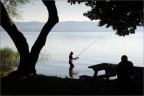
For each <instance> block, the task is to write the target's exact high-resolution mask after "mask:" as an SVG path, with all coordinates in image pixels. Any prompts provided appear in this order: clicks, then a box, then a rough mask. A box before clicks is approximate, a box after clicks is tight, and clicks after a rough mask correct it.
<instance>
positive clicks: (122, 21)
mask: <svg viewBox="0 0 144 96" xmlns="http://www.w3.org/2000/svg"><path fill="white" fill-rule="evenodd" d="M68 2H69V3H71V4H76V3H79V4H80V3H82V2H84V3H85V5H86V6H89V7H90V8H91V10H90V11H87V12H86V13H84V16H86V17H88V18H89V19H91V20H100V21H99V26H103V25H106V28H108V27H110V26H111V27H112V28H113V30H116V34H118V35H120V36H125V35H129V34H130V33H135V30H136V28H137V26H143V27H144V21H143V19H144V16H143V14H144V8H143V4H144V1H143V0H132V1H119V0H68Z"/></svg>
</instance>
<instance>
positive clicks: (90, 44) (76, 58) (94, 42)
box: [75, 36, 103, 59]
mask: <svg viewBox="0 0 144 96" xmlns="http://www.w3.org/2000/svg"><path fill="white" fill-rule="evenodd" d="M101 37H103V36H101ZM101 37H100V38H98V39H97V40H95V41H94V42H92V43H91V44H90V45H89V46H87V47H86V48H85V49H84V50H82V51H81V52H80V53H79V54H78V55H77V56H76V58H75V59H79V57H78V56H80V55H81V54H82V53H83V52H84V51H85V50H87V49H88V48H89V47H90V46H92V45H93V44H94V43H95V42H97V41H98V40H100V39H101Z"/></svg>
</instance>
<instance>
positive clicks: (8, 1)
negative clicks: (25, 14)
mask: <svg viewBox="0 0 144 96" xmlns="http://www.w3.org/2000/svg"><path fill="white" fill-rule="evenodd" d="M32 1H33V0H1V2H2V3H3V4H4V6H5V8H6V9H7V11H8V14H9V15H10V17H13V18H14V17H15V18H17V19H20V18H21V14H20V13H21V11H20V8H21V7H23V5H26V4H27V3H30V2H32Z"/></svg>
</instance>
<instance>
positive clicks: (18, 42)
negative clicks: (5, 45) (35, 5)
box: [0, 0, 59, 76]
mask: <svg viewBox="0 0 144 96" xmlns="http://www.w3.org/2000/svg"><path fill="white" fill-rule="evenodd" d="M11 1H12V0H11ZM14 1H17V0H14ZM18 1H24V0H18ZM26 1H27V0H26ZM42 2H43V3H44V5H45V6H46V7H47V9H48V13H49V18H48V21H47V22H46V24H45V25H44V27H43V28H42V30H41V32H40V34H39V36H38V38H37V40H36V41H35V43H34V45H33V46H32V49H31V51H29V48H28V47H29V46H28V43H27V41H26V38H25V37H24V35H23V34H22V33H21V32H20V31H19V30H18V29H17V27H16V25H15V24H14V23H13V21H12V20H11V18H10V17H9V14H8V12H7V10H6V8H5V6H4V5H3V3H2V2H1V1H0V5H1V10H0V11H1V12H0V13H1V18H0V20H1V22H0V25H1V26H2V27H3V28H4V29H5V31H6V32H7V33H8V34H9V36H10V37H11V39H12V40H13V42H14V44H15V46H16V48H17V50H18V52H19V54H20V63H19V67H18V69H17V71H16V75H17V76H23V75H30V74H36V70H35V64H36V62H37V60H38V57H39V53H40V51H41V49H42V48H43V46H44V45H45V42H46V38H47V35H48V33H49V32H50V30H51V29H52V28H53V27H54V25H55V24H56V23H58V21H59V19H58V14H57V9H56V6H55V1H54V0H49V1H46V0H42ZM13 3H14V2H13Z"/></svg>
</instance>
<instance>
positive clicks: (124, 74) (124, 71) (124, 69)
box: [118, 55, 133, 84]
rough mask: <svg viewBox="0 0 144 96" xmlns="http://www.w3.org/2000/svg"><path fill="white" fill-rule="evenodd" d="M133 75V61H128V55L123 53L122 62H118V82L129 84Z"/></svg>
mask: <svg viewBox="0 0 144 96" xmlns="http://www.w3.org/2000/svg"><path fill="white" fill-rule="evenodd" d="M132 75H133V63H132V62H131V61H128V57H127V56H126V55H123V56H122V57H121V62H120V63H119V64H118V82H119V83H120V84H127V83H129V82H130V81H131V79H132Z"/></svg>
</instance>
